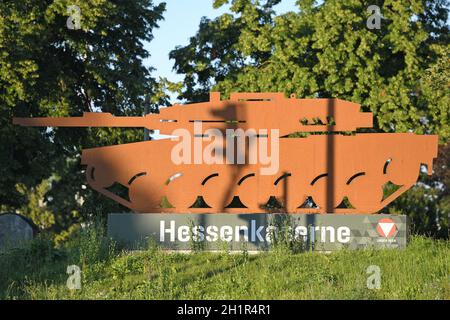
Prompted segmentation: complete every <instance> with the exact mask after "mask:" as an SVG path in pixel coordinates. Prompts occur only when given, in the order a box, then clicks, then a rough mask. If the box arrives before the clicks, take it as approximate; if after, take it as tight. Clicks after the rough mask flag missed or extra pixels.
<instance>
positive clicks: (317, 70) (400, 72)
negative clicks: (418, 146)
mask: <svg viewBox="0 0 450 320" xmlns="http://www.w3.org/2000/svg"><path fill="white" fill-rule="evenodd" d="M278 2H279V1H269V0H216V1H215V2H214V5H215V6H216V7H220V6H222V5H224V4H230V5H231V13H227V14H223V15H221V16H219V17H217V18H216V19H214V20H210V19H206V18H204V19H203V20H202V21H201V23H200V26H199V29H198V31H197V33H196V34H195V36H193V37H192V38H191V39H190V42H189V44H188V45H186V46H184V47H181V46H179V47H177V48H175V50H173V51H172V52H171V54H170V56H171V58H173V59H174V61H175V66H174V69H175V70H176V71H177V72H178V73H180V74H183V75H184V89H183V93H182V95H181V98H185V99H187V100H190V101H199V100H206V99H207V96H206V93H207V92H208V91H210V90H215V91H221V92H222V93H224V94H225V96H226V95H228V94H229V93H230V92H233V91H237V92H239V91H250V92H252V91H254V92H256V91H271V92H275V91H278V92H280V91H281V92H284V93H285V94H286V95H290V94H292V93H295V94H296V95H297V97H324V98H332V97H336V98H341V99H345V100H349V101H353V102H357V103H359V104H361V105H362V109H363V111H371V112H373V114H374V117H375V121H374V122H375V123H374V125H375V129H376V130H377V131H383V132H408V131H409V132H415V133H418V134H438V135H439V137H440V144H441V145H442V146H441V152H440V155H441V158H440V160H439V161H438V166H439V165H444V168H445V165H446V166H447V167H446V169H445V170H448V163H447V164H443V163H442V161H441V160H442V154H443V153H442V150H447V151H448V147H445V146H444V145H445V144H447V143H448V140H449V138H450V126H449V122H450V108H449V105H450V90H449V82H448V79H449V72H450V71H449V59H450V44H449V27H448V24H447V19H448V1H443V0H406V1H394V0H386V1H370V2H368V1H361V0H348V1H339V0H327V1H317V2H316V1H313V0H306V1H298V2H297V4H298V11H297V12H288V13H286V14H282V15H277V14H276V13H275V10H274V5H276V4H277V3H278ZM369 5H378V7H379V8H380V10H381V15H382V18H381V27H380V29H369V28H368V27H367V25H366V22H367V20H368V18H369V17H370V15H371V14H373V13H371V12H368V10H367V9H368V7H369ZM444 148H445V149H444ZM438 173H439V174H438ZM443 175H445V174H443V173H442V170H440V169H439V170H438V169H436V173H435V176H434V177H435V178H434V180H433V181H430V180H429V179H425V180H426V181H425V182H427V183H428V184H426V188H425V187H424V186H423V185H422V187H421V186H420V185H419V186H418V187H416V188H414V189H413V190H411V191H409V192H408V195H407V196H404V197H403V199H402V200H399V201H397V202H395V204H396V206H395V207H391V208H390V210H393V211H396V212H398V211H402V210H403V212H405V213H411V208H414V204H418V203H421V204H424V203H425V201H424V199H425V198H427V199H434V200H432V201H431V202H432V203H433V206H430V205H428V206H427V210H423V211H422V212H423V214H428V215H429V216H433V217H434V218H433V219H431V218H430V221H431V222H430V223H427V226H430V225H432V224H433V225H434V227H433V228H434V229H433V228H431V227H430V228H431V229H433V232H434V231H436V228H437V226H443V227H444V228H445V227H446V226H447V222H446V220H447V216H448V214H449V212H450V207H449V205H448V202H449V200H448V199H449V198H448V191H446V190H447V188H448V187H447V186H448V184H445V181H443ZM447 182H448V181H447ZM427 201H428V200H427ZM421 207H423V206H421ZM433 210H434V211H433ZM430 211H433V214H431V215H430V214H429V212H430ZM430 228H428V229H430Z"/></svg>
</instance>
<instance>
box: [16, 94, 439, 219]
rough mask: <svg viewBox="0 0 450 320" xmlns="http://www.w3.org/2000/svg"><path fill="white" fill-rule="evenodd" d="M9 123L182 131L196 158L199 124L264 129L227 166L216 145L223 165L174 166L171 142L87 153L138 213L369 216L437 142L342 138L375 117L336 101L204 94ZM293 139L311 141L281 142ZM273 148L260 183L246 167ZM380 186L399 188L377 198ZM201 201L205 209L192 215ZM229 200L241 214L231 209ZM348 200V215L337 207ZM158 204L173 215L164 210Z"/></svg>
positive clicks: (86, 161) (404, 136)
mask: <svg viewBox="0 0 450 320" xmlns="http://www.w3.org/2000/svg"><path fill="white" fill-rule="evenodd" d="M13 122H14V123H15V124H20V125H24V126H64V127H145V128H147V129H153V130H160V132H161V134H169V135H173V132H174V130H176V129H180V128H183V129H186V130H187V132H188V133H189V134H190V136H191V137H192V140H191V148H195V146H197V147H198V146H201V150H204V149H206V147H207V146H208V145H210V144H211V141H208V140H207V139H204V138H202V137H198V136H194V133H195V131H194V126H195V125H196V124H199V123H201V125H202V132H205V131H206V130H208V129H219V130H220V131H221V132H224V133H225V130H226V129H238V128H240V129H243V130H249V129H253V130H256V132H258V131H259V130H264V129H265V130H267V132H266V133H267V136H264V135H262V136H259V137H258V138H255V139H248V141H247V143H245V146H244V149H242V150H241V149H239V150H237V148H238V147H239V146H233V148H235V149H236V150H234V155H233V159H229V154H227V150H226V146H222V148H223V149H222V154H223V155H222V158H223V163H224V164H205V163H203V164H195V163H192V164H178V165H177V164H175V163H174V162H173V161H172V158H171V153H172V150H173V148H174V147H175V146H176V145H177V144H179V141H172V140H170V139H166V140H154V141H144V142H137V143H130V144H123V145H115V146H109V147H100V148H93V149H87V150H84V151H83V153H82V164H83V165H86V166H87V170H86V174H87V180H88V182H89V184H90V186H91V187H92V188H94V189H95V190H97V191H99V192H100V193H102V194H104V195H105V196H107V197H109V198H111V199H113V200H115V201H117V202H119V203H121V204H122V205H124V206H126V207H128V208H130V209H132V210H134V211H135V212H174V213H186V212H193V213H216V212H240V213H256V212H268V211H271V210H273V209H269V208H268V207H267V206H265V204H266V203H267V201H268V199H269V198H270V197H271V196H273V197H275V198H276V199H277V200H278V202H279V203H280V204H281V205H282V208H280V209H279V210H281V211H284V212H289V213H361V214H362V213H376V212H377V211H379V210H381V209H382V208H383V207H385V206H386V205H387V204H389V203H390V202H391V201H393V200H394V199H396V198H397V197H398V196H399V195H400V194H402V193H403V192H405V191H406V190H408V189H409V188H410V187H411V186H413V185H414V183H415V182H416V180H417V177H418V174H419V171H420V165H421V164H426V165H427V168H428V174H431V173H432V164H433V158H435V157H436V156H437V142H438V137H437V136H435V135H416V134H413V133H356V134H354V135H343V134H341V133H342V132H348V131H356V129H357V128H362V127H372V113H369V112H360V105H358V104H356V103H352V102H347V101H343V100H340V99H296V98H295V96H291V97H290V98H285V97H284V95H283V93H232V94H231V97H230V99H229V100H224V101H222V100H220V94H219V93H211V96H210V101H209V102H203V103H195V104H189V105H174V106H172V107H169V108H163V109H161V110H160V113H159V114H150V115H146V116H144V117H114V116H112V115H111V114H109V113H85V114H84V115H83V117H72V118H14V120H13ZM272 129H278V130H279V136H281V137H282V138H280V139H279V140H274V141H272V137H273V136H272V132H271V130H272ZM294 132H310V133H312V134H311V135H309V136H308V137H305V138H286V137H284V138H283V136H286V135H288V134H290V133H294ZM318 133H319V134H318ZM320 133H321V134H320ZM276 142H278V143H279V166H278V170H276V172H275V173H274V174H270V175H262V174H261V173H260V172H261V169H262V168H264V167H266V165H262V164H260V163H256V164H254V163H249V162H250V161H249V159H248V155H249V154H251V152H252V151H254V148H256V147H258V146H259V145H260V144H261V143H267V145H268V146H269V148H268V149H269V150H270V147H271V144H272V143H276ZM228 151H229V150H228ZM238 151H239V152H241V153H243V154H245V156H246V161H245V163H244V164H235V163H236V154H237V152H238ZM192 155H193V150H192ZM227 156H228V158H227ZM193 158H194V157H193V156H191V159H193ZM227 162H228V163H227ZM170 178H172V179H170ZM115 183H118V184H121V185H122V186H123V187H125V188H126V189H128V198H127V197H120V196H119V195H117V194H114V193H113V192H111V191H109V190H108V188H109V187H110V186H112V185H114V184H115ZM387 183H393V184H395V185H397V186H399V188H398V190H396V191H395V192H394V193H393V194H391V195H389V196H388V197H387V198H385V199H384V198H383V186H384V185H385V184H387ZM200 196H201V197H203V200H204V201H205V203H206V204H207V205H208V207H207V208H192V205H193V204H194V203H195V201H196V199H197V198H198V197H200ZM235 197H239V200H240V203H241V204H242V205H244V206H245V207H240V208H232V207H230V206H229V205H230V203H232V200H233V199H235ZM345 197H347V199H348V200H349V202H350V204H351V207H342V206H340V204H341V203H342V201H343V199H344V198H345ZM164 198H166V199H167V200H168V202H170V204H171V205H172V206H173V207H172V208H162V207H161V203H162V201H163V199H164ZM308 199H309V200H308ZM308 201H309V202H308ZM312 202H314V203H315V204H316V206H315V207H313V208H311V207H308V206H306V205H305V203H312ZM233 203H235V202H233Z"/></svg>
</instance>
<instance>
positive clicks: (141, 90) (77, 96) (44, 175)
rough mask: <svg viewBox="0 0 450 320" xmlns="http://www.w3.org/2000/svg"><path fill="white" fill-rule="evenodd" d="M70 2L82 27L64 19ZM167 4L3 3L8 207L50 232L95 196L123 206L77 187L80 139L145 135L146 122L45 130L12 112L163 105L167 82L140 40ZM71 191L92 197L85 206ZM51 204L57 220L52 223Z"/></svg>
mask: <svg viewBox="0 0 450 320" xmlns="http://www.w3.org/2000/svg"><path fill="white" fill-rule="evenodd" d="M73 5H76V6H78V8H79V12H80V17H81V21H80V27H81V28H80V29H76V28H75V29H73V28H69V27H68V18H69V16H70V14H71V12H70V10H68V9H69V7H70V6H73ZM164 9H165V4H164V3H162V4H158V5H155V4H154V3H153V2H152V1H151V0H136V1H117V0H114V1H106V0H75V1H69V0H56V1H49V0H45V1H34V0H20V1H3V2H0V22H1V23H0V160H1V164H2V166H1V169H0V172H1V173H2V177H1V178H0V206H2V209H5V210H6V209H8V210H19V211H20V212H22V213H24V214H27V215H29V216H31V215H32V217H33V220H35V222H37V223H38V224H40V225H42V226H43V227H44V228H47V227H49V225H52V230H54V231H60V230H63V229H66V228H67V227H68V226H69V225H70V224H72V223H73V222H74V221H76V220H74V218H73V214H72V212H73V211H74V210H75V211H80V212H81V210H82V209H83V210H85V211H83V214H85V216H84V217H86V216H87V215H88V212H89V210H91V209H92V208H93V207H97V206H99V205H104V206H105V207H109V208H110V209H111V210H113V208H116V210H117V206H116V205H115V204H114V203H112V202H108V201H107V200H105V199H104V198H102V197H96V196H94V195H93V193H92V191H90V190H88V189H87V190H84V189H81V186H82V184H83V183H85V177H84V173H83V172H82V170H81V167H80V163H79V154H80V151H81V148H82V147H89V146H99V145H112V144H118V143H125V142H130V141H135V140H138V139H142V137H143V132H142V130H120V129H110V130H107V129H95V130H91V131H89V129H66V128H63V129H53V130H51V131H46V129H45V128H41V129H39V128H23V127H19V126H13V125H12V117H13V116H23V117H27V116H75V115H81V113H82V112H84V111H91V110H96V111H104V112H111V113H113V114H115V115H142V114H143V112H144V110H145V109H147V110H149V111H156V110H157V107H158V105H161V104H166V103H167V87H168V84H167V83H166V84H158V83H157V81H156V79H154V78H153V77H152V76H151V71H152V69H151V68H148V67H146V66H144V64H143V60H144V59H145V58H147V57H148V56H149V52H147V51H146V50H145V48H144V42H145V41H151V40H152V38H153V33H152V31H153V28H155V27H157V24H158V21H160V20H161V19H162V13H163V11H164ZM55 176H57V177H59V178H58V179H57V180H52V183H51V184H50V185H46V186H47V187H48V188H47V187H46V189H43V187H42V186H43V184H44V183H45V181H47V180H48V179H49V178H50V177H55ZM18 183H19V185H20V186H21V188H20V190H22V192H21V191H20V190H18V189H17V188H16V185H17V184H18ZM24 190H25V191H24ZM75 195H81V197H82V198H83V199H85V200H86V201H85V203H84V206H83V208H82V207H81V202H80V201H78V200H79V199H80V198H78V200H77V199H76V197H75ZM37 197H40V200H41V201H45V199H46V198H48V197H50V198H51V199H52V200H51V201H47V202H46V203H47V205H46V207H45V210H43V209H42V210H41V209H39V208H37V207H36V206H35V203H36V201H37V200H36V199H37ZM89 206H90V208H88V207H89ZM114 206H116V207H114ZM33 208H34V209H33ZM39 212H41V213H42V214H41V215H40V216H39V214H38V213H39ZM48 212H51V213H52V214H53V215H54V223H49V222H48V221H49V220H48V218H46V217H47V216H48V214H47V213H48ZM82 218H83V217H82Z"/></svg>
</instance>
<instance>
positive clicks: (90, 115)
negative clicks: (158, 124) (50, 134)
mask: <svg viewBox="0 0 450 320" xmlns="http://www.w3.org/2000/svg"><path fill="white" fill-rule="evenodd" d="M149 122H150V121H149V115H147V116H144V117H115V116H113V115H112V114H111V113H107V112H84V113H83V116H82V117H70V118H68V117H50V118H46V117H36V118H13V124H18V125H21V126H25V127H121V128H147V129H150V130H151V129H152V128H150V127H149Z"/></svg>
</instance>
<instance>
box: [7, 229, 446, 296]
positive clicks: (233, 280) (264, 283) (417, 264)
mask: <svg viewBox="0 0 450 320" xmlns="http://www.w3.org/2000/svg"><path fill="white" fill-rule="evenodd" d="M195 249H196V250H195V252H194V253H192V254H177V253H171V254H169V253H166V252H163V251H161V250H160V249H158V247H157V246H156V245H155V244H154V243H149V246H148V250H146V251H140V252H133V253H130V252H126V251H123V250H120V248H119V247H118V246H117V245H116V244H114V243H113V242H111V241H110V240H109V239H108V238H107V237H106V235H105V232H104V227H103V225H102V224H101V223H96V224H94V225H92V226H89V227H87V228H85V229H82V230H80V231H79V232H78V234H76V235H75V236H74V237H73V238H72V239H71V240H70V241H69V242H68V243H66V244H65V245H64V246H62V247H58V248H55V247H54V246H53V245H52V243H51V241H49V240H48V239H45V238H43V237H41V238H38V239H36V240H34V241H32V242H30V243H28V244H27V245H26V246H25V247H22V248H20V249H14V250H11V251H8V252H6V253H2V254H1V256H0V298H2V299H318V298H321V299H450V284H449V281H450V279H449V274H450V245H449V242H448V241H442V240H441V241H436V240H432V239H429V238H424V237H419V236H415V237H413V238H412V240H411V242H410V243H409V245H408V247H407V248H406V249H404V250H392V249H390V250H389V249H385V250H379V249H378V250H377V249H367V250H357V251H350V250H345V249H344V250H341V251H339V252H334V253H331V254H321V253H315V252H299V250H298V248H297V247H292V246H289V245H287V244H286V243H284V242H280V243H279V244H278V245H277V246H276V247H275V248H274V250H272V251H271V252H264V253H260V254H257V255H249V254H248V252H247V250H246V249H245V247H244V248H243V251H242V253H240V254H230V253H229V252H228V249H227V248H224V250H223V252H220V253H208V252H204V251H202V250H200V249H199V248H195ZM72 264H75V265H78V266H79V267H80V268H81V270H82V274H81V275H82V288H81V290H69V289H68V288H67V286H66V281H67V278H68V276H69V275H68V274H66V269H67V266H68V265H72ZM370 265H377V266H379V267H380V269H381V288H380V289H379V290H376V289H368V288H367V285H366V283H367V277H368V276H369V275H368V274H367V273H366V271H367V268H368V267H369V266H370Z"/></svg>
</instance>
